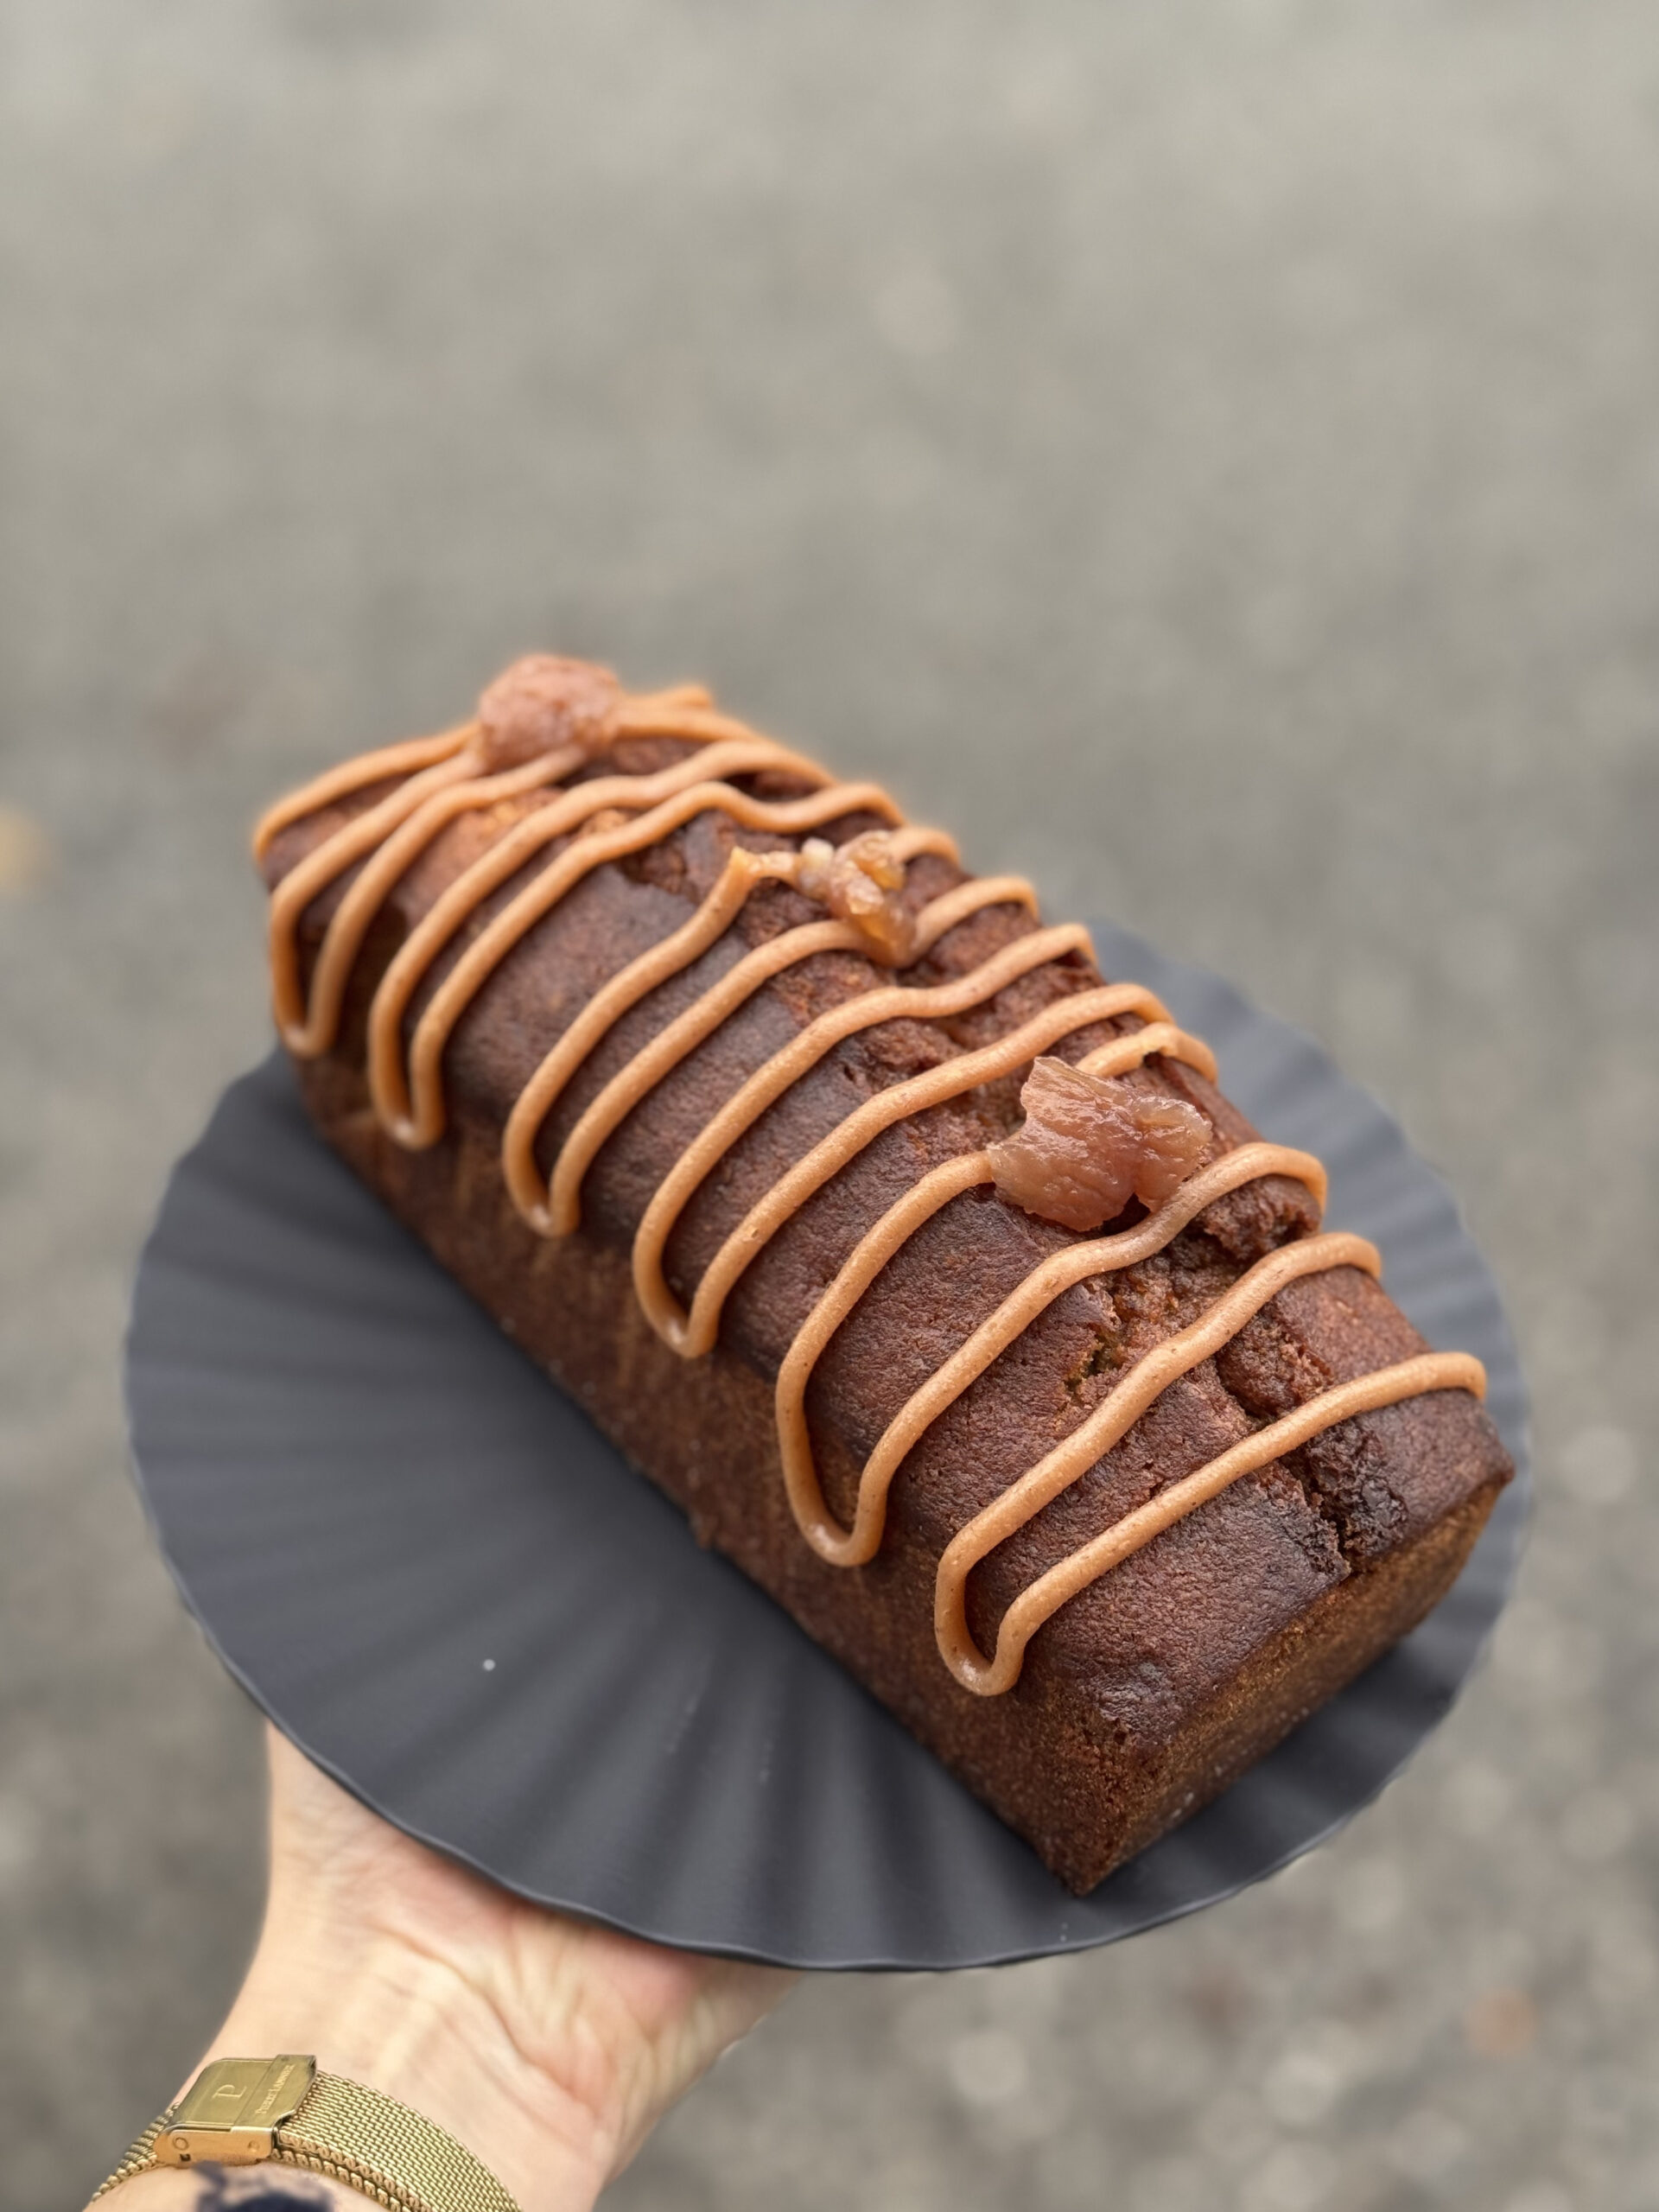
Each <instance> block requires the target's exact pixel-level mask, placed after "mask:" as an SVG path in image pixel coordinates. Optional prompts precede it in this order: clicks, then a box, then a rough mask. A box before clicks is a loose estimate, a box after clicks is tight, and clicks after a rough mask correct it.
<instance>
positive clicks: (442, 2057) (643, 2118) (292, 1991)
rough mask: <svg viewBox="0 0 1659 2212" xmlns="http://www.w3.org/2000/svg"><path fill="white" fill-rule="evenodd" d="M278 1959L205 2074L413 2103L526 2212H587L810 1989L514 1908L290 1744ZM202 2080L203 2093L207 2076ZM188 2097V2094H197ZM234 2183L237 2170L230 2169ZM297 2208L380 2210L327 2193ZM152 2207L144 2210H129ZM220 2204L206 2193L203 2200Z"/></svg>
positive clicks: (168, 2205)
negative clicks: (292, 2080)
mask: <svg viewBox="0 0 1659 2212" xmlns="http://www.w3.org/2000/svg"><path fill="white" fill-rule="evenodd" d="M270 1749H271V1864H270V1892H269V1898H268V1903H267V1906H266V1912H265V1923H264V1929H263V1931H262V1933H261V1936H260V1940H259V1947H258V1949H257V1952H256V1954H255V1955H254V1960H253V1963H252V1965H251V1967H250V1968H249V1971H248V1975H247V1979H246V1980H245V1983H244V1984H243V1986H242V1990H241V1992H240V1993H239V1994H238V1998H237V1999H236V2002H235V2004H234V2005H233V2006H232V2009H231V2012H230V2015H229V2017H228V2018H227V2019H226V2022H225V2024H224V2026H223V2027H222V2028H221V2029H220V2030H219V2033H218V2034H217V2035H216V2036H215V2037H214V2038H213V2042H212V2044H210V2045H209V2047H208V2049H207V2051H206V2052H205V2053H204V2055H203V2060H202V2062H201V2063H206V2062H207V2060H209V2059H213V2058H258V2057H274V2056H276V2055H277V2053H279V2052H285V2051H291V2052H307V2053H309V2054H310V2055H311V2056H314V2057H315V2060H316V2063H317V2065H318V2067H319V2069H320V2070H321V2072H323V2073H324V2074H328V2075H338V2076H340V2077H342V2078H343V2079H344V2080H346V2081H347V2082H357V2083H358V2084H359V2085H360V2086H361V2087H362V2088H366V2089H371V2090H378V2092H379V2093H380V2094H381V2095H383V2096H386V2097H391V2098H395V2099H397V2101H398V2102H399V2103H400V2104H403V2105H405V2106H407V2107H410V2109H411V2110H412V2111H413V2112H415V2113H418V2114H420V2115H421V2116H422V2117H423V2119H424V2120H428V2121H429V2122H432V2123H434V2124H435V2126H438V2127H440V2128H442V2130H444V2131H445V2133H448V2134H449V2135H451V2136H453V2137H454V2139H456V2141H457V2142H459V2143H460V2144H461V2145H463V2146H464V2147H465V2149H467V2151H469V2152H471V2153H472V2155H473V2157H474V2158H475V2159H477V2160H478V2161H479V2162H480V2164H482V2165H484V2166H486V2167H487V2168H488V2170H489V2171H490V2172H491V2173H492V2174H493V2175H494V2177H495V2178H496V2179H497V2181H498V2182H499V2183H500V2185H501V2186H502V2188H504V2189H505V2190H506V2191H507V2192H508V2193H509V2194H510V2195H511V2196H512V2197H513V2199H514V2200H515V2201H516V2202H517V2203H518V2206H519V2207H520V2208H521V2212H588V2208H589V2207H591V2206H592V2204H593V2202H594V2199H595V2198H596V2196H598V2194H599V2192H600V2190H601V2189H602V2188H603V2187H604V2186H605V2184H606V2183H607V2182H608V2181H609V2180H610V2179H612V2178H613V2176H614V2175H615V2174H617V2173H618V2172H620V2171H621V2169H622V2167H623V2166H624V2165H626V2163H627V2161H628V2158H630V2157H631V2156H632V2152H633V2151H634V2150H635V2148H636V2147H637V2146H638V2145H639V2141H640V2140H641V2139H642V2138H643V2137H644V2135H645V2133H646V2132H647V2131H648V2129H649V2128H650V2127H651V2126H652V2123H653V2122H654V2121H655V2120H657V2119H658V2118H659V2117H660V2116H661V2114H662V2113H663V2112H664V2110H665V2109H666V2108H667V2107H668V2106H669V2105H670V2104H671V2103H672V2102H673V2101H675V2099H676V2098H677V2097H678V2096H680V2095H681V2094H683V2092H684V2091H685V2090H686V2089H687V2088H690V2085H691V2083H692V2082H694V2081H695V2080H696V2077H697V2076H698V2075H699V2074H701V2073H702V2070H703V2069H704V2068H706V2067H707V2066H708V2065H709V2064H710V2063H712V2061H713V2060H714V2059H715V2057H716V2056H718V2055H719V2053H720V2052H721V2050H724V2049H725V2048H726V2046H727V2045H728V2044H730V2043H732V2042H734V2041H735V2040H736V2038H737V2037H739V2036H741V2035H742V2034H744V2033H746V2032H747V2030H748V2029H749V2028H750V2027H752V2026H753V2024H754V2022H755V2021H756V2020H757V2019H758V2018H760V2016H761V2015H762V2014H763V2013H764V2012H767V2011H769V2010H770V2009H771V2007H772V2005H775V2004H776V2003H777V2002H778V1999H779V1997H780V1996H781V1995H782V1994H783V1993H784V1991H785V1988H786V1987H787V1986H788V1983H789V1981H790V1980H791V1976H789V1975H787V1974H779V1973H777V1972H775V1971H773V1970H772V1969H770V1968H765V1967H753V1966H746V1965H741V1964H740V1963H738V1962H736V1961H721V1960H716V1959H706V1958H700V1957H697V1956H696V1955H693V1954H691V1953H688V1952H683V1951H671V1950H667V1949H664V1948H660V1947H659V1946H658V1945H656V1944H652V1943H646V1942H639V1941H638V1940H636V1939H635V1938H633V1937H632V1936H620V1935H617V1934H615V1933H613V1931H611V1930H609V1929H603V1928H599V1927H594V1926H592V1925H590V1924H588V1923H583V1922H580V1921H576V1920H573V1919H571V1918H570V1917H569V1916H567V1915H565V1914H563V1913H560V1912H556V1911H552V1910H544V1909H543V1908H542V1907H540V1906H537V1905H533V1904H527V1903H525V1902H524V1901H523V1900H522V1899H519V1898H517V1897H512V1896H511V1895H510V1894H509V1893H508V1892H506V1891H503V1890H500V1889H498V1888H496V1887H495V1886H494V1885H493V1884H491V1883H489V1882H486V1881H484V1880H482V1879H481V1878H479V1877H478V1876H476V1875H474V1874H471V1873H469V1872H467V1871H466V1870H465V1869H464V1868H462V1867H460V1866H456V1865H455V1864H454V1862H453V1861H451V1860H448V1859H442V1858H441V1857H439V1856H438V1855H437V1854H436V1853H434V1852H431V1851H429V1850H427V1849H425V1848H423V1847H422V1846H421V1845H419V1844H417V1843H415V1842H413V1841H411V1840H410V1838H409V1837H407V1836H404V1835H401V1834H398V1833H397V1831H396V1830H395V1829H393V1828H391V1827H388V1826H387V1824H386V1823H385V1821H380V1820H378V1819H377V1818H376V1817H375V1815H373V1814H372V1813H370V1812H368V1811H366V1810H365V1808H363V1807H362V1806H361V1805H359V1804H357V1803H356V1802H354V1801H353V1799H351V1798H350V1797H348V1796H346V1793H345V1792H344V1791H343V1790H341V1789H338V1788H337V1787H336V1785H335V1784H334V1783H332V1782H330V1781H328V1780H327V1777H325V1776H323V1775H322V1774H321V1773H320V1772H318V1770H316V1769H315V1767H313V1766H311V1765H310V1764H308V1762H307V1761H306V1760H305V1759H304V1758H302V1757H301V1755H300V1754H299V1753H298V1752H297V1751H295V1750H294V1749H293V1748H292V1747H291V1746H289V1745H286V1744H285V1743H283V1741H282V1739H281V1738H278V1737H276V1736H275V1735H274V1734H273V1736H272V1737H271V1738H270ZM191 2078H192V2080H194V2074H193V2075H192V2077H191ZM187 2087H188V2083H187V2084H181V2088H180V2091H179V2094H182V2093H183V2089H184V2088H187ZM213 2171H219V2170H218V2169H214V2170H213ZM250 2171H251V2173H257V2174H259V2175H262V2176H269V2177H270V2178H271V2181H272V2183H273V2191H272V2195H273V2196H274V2184H275V2182H276V2179H277V2176H278V2174H280V2175H281V2177H282V2186H283V2190H284V2191H286V2195H285V2196H283V2198H282V2199H281V2200H280V2201H281V2202H283V2203H286V2202H289V2201H290V2199H291V2200H292V2201H293V2202H295V2203H296V2204H299V2203H304V2202H309V2203H314V2204H317V2205H328V2206H330V2207H335V2206H337V2207H338V2208H339V2212H359V2204H360V2202H363V2201H365V2200H361V2199H359V2198H357V2197H355V2196H352V2195H351V2193H350V2192H349V2191H347V2190H343V2189H340V2187H339V2186H338V2185H335V2187H334V2193H333V2194H332V2195H330V2194H328V2193H327V2190H326V2189H325V2188H324V2185H323V2184H321V2183H319V2184H318V2185H317V2188H316V2190H315V2191H314V2192H313V2193H312V2194H311V2195H310V2196H309V2197H307V2196H303V2195H296V2192H295V2188H294V2184H296V2183H299V2182H300V2181H302V2180H303V2181H304V2182H305V2183H307V2184H309V2183H310V2177H309V2176H308V2175H304V2176H302V2175H300V2174H298V2173H296V2172H294V2171H292V2170H290V2169H289V2168H287V2167H282V2168H277V2167H272V2166H269V2165H267V2166H262V2167H258V2168H255V2169H251V2170H250ZM207 2183H208V2176H207V2174H206V2173H203V2174H200V2175H192V2174H188V2173H177V2174H173V2173H168V2174H159V2173H154V2172H151V2173H148V2174H144V2175H142V2176H141V2177H138V2178H137V2179H136V2180H132V2181H129V2182H124V2183H122V2184H121V2187H120V2190H119V2191H118V2197H117V2198H112V2199H111V2212H128V2204H129V2203H130V2206H131V2212H175V2208H183V2207H189V2208H190V2212H209V2208H214V2212H217V2208H218V2207H219V2205H220V2204H221V2202H222V2205H223V2207H224V2212H232V2208H233V2207H234V2206H235V2204H236V2203H237V2202H238V2199H239V2197H240V2196H241V2195H242V2193H243V2183H241V2182H240V2181H237V2182H236V2183H234V2185H233V2186H232V2188H231V2189H230V2190H229V2191H228V2192H222V2193H221V2196H217V2197H216V2196H213V2194H212V2193H211V2190H209V2189H208V2188H207ZM130 2190H143V2192H144V2195H143V2196H140V2197H128V2198H127V2201H126V2202H119V2201H118V2198H120V2197H126V2194H127V2192H128V2191H130ZM204 2192H206V2193H204Z"/></svg>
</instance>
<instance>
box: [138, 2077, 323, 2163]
mask: <svg viewBox="0 0 1659 2212" xmlns="http://www.w3.org/2000/svg"><path fill="white" fill-rule="evenodd" d="M316 2070H317V2062H316V2060H315V2058H308V2057H304V2056H301V2055H300V2054H299V2053H298V2052H296V2051H285V2052H284V2053H283V2055H282V2056H280V2057H277V2058H216V2059H214V2060H213V2063H211V2064H210V2065H207V2066H204V2067H203V2068H202V2069H201V2071H200V2074H198V2075H197V2076H196V2078H195V2080H194V2082H192V2083H191V2084H190V2087H189V2088H188V2089H187V2090H186V2091H185V2093H184V2094H183V2096H182V2097H181V2099H180V2100H179V2102H178V2104H177V2105H176V2106H175V2108H174V2109H173V2111H172V2112H171V2113H168V2118H167V2120H166V2121H165V2123H164V2124H163V2126H162V2129H161V2132H160V2133H159V2134H158V2135H157V2136H156V2149H155V2156H156V2159H157V2160H158V2162H159V2163H160V2164H162V2165H164V2166H194V2165H195V2164H199V2163H206V2164H212V2165H216V2166H257V2165H259V2164H262V2163H263V2162H264V2160H265V2159H267V2158H270V2156H271V2154H272V2152H274V2151H275V2149H276V2147H277V2129H278V2128H279V2127H280V2126H282V2125H283V2121H284V2120H292V2119H293V2117H294V2115H295V2113H296V2112H297V2111H298V2110H299V2107H300V2103H301V2101H302V2098H303V2097H304V2095H305V2094H306V2092H307V2090H308V2089H309V2088H310V2087H311V2083H312V2081H313V2080H314V2078H315V2075H316Z"/></svg>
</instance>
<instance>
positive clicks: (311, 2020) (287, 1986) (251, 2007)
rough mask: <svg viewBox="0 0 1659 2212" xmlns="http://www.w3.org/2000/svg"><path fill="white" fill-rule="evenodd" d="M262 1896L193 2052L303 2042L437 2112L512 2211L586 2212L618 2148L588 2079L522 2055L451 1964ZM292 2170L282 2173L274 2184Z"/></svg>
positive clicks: (324, 2061) (297, 2046) (218, 2053)
mask: <svg viewBox="0 0 1659 2212" xmlns="http://www.w3.org/2000/svg"><path fill="white" fill-rule="evenodd" d="M272 1902H273V1910H272V1911H271V1913H270V1916H268V1918H267V1922H266V1926H265V1929H264V1934H263V1935H262V1936H261V1940H260V1944H259V1948H258V1950H257V1952H256V1954H255V1956H254V1960H253V1963H252V1965H251V1967H250V1968H249V1971H248V1975H247V1979H246V1980H245V1982H244V1984H243V1986H242V1989H241V1991H240V1993H238V1997H237V1999H236V2001H235V2004H234V2005H232V2009H231V2012H230V2013H229V2015H228V2016H227V2018H226V2020H225V2023H224V2024H223V2026H222V2027H221V2028H220V2029H219V2032H218V2034H217V2035H216V2036H215V2037H213V2041H212V2043H211V2044H210V2045H209V2046H208V2048H207V2050H206V2051H205V2052H204V2053H203V2055H202V2060H201V2062H200V2063H203V2064H205V2063H207V2061H209V2060H211V2059H214V2058H221V2057H239V2056H264V2055H266V2054H268V2053H275V2052H277V2051H283V2050H298V2051H306V2052H308V2053H310V2054H312V2055H313V2056H315V2059H316V2063H317V2067H318V2069H319V2071H320V2072H321V2073H324V2074H332V2075H340V2076H342V2077H343V2078H344V2079H345V2080H346V2081H348V2082H358V2083H360V2084H361V2085H363V2086H364V2087H365V2088H371V2089H376V2090H378V2091H379V2092H380V2093H381V2094H383V2095H385V2096H388V2097H393V2098H396V2099H397V2101H398V2102H399V2103H400V2104H404V2105H406V2106H408V2107H410V2109H411V2110H413V2111H414V2112H416V2113H419V2114H420V2115H421V2116H422V2117H423V2118H424V2119H426V2120H430V2121H434V2122H435V2123H436V2125H437V2126H439V2127H441V2128H442V2129H444V2130H445V2132H446V2133H448V2134H450V2135H452V2136H454V2138H455V2139H456V2140H457V2141H458V2142H460V2143H461V2144H463V2145H465V2146H466V2148H467V2150H469V2151H470V2152H472V2153H473V2155H474V2158H478V2159H479V2160H480V2161H481V2162H482V2164H485V2165H486V2166H487V2167H488V2168H489V2170H490V2171H491V2172H492V2173H493V2174H494V2175H495V2177H496V2178H497V2179H498V2180H499V2182H500V2183H501V2184H502V2186H503V2187H504V2188H505V2190H507V2191H508V2192H509V2194H510V2195H511V2196H512V2197H513V2198H514V2199H515V2201H516V2202H518V2205H519V2206H520V2207H521V2208H522V2212H588V2207H590V2206H591V2205H592V2203H593V2202H594V2198H595V2197H596V2196H598V2194H599V2191H600V2190H601V2187H602V2186H603V2184H604V2183H605V2180H606V2178H607V2175H608V2173H609V2172H610V2171H611V2168H612V2166H613V2164H614V2161H615V2153H616V2130H615V2127H614V2125H613V2122H612V2120H611V2117H610V2115H609V2113H607V2111H606V2110H605V2109H604V2106H603V2101H602V2099H601V2098H599V2097H597V2096H595V2097H594V2099H593V2101H588V2099H587V2098H586V2097H585V2096H584V2094H582V2091H583V2088H584V2087H587V2086H588V2085H585V2084H582V2083H579V2082H572V2081H570V2080H569V2079H565V2078H561V2075H560V2074H559V2073H558V2072H557V2071H556V2070H553V2071H550V2070H549V2069H547V2068H546V2067H545V2066H542V2065H538V2064H537V2063H534V2062H532V2061H531V2059H529V2058H528V2057H527V2056H525V2054H524V2052H523V2051H522V2050H519V2049H518V2046H517V2044H515V2042H514V2039H513V2035H512V2030H511V2029H510V2027H509V2024H508V2023H507V2022H506V2020H505V2019H504V2018H503V2017H502V2014H501V2012H499V2009H498V2008H497V2006H496V2005H494V2004H493V2002H492V2001H491V1999H490V1997H489V1996H488V1995H487V1994H486V1993H484V1992H482V1991H480V1989H478V1988H476V1987H475V1986H473V1985H472V1984H471V1983H469V1982H468V1980H467V1978H466V1976H465V1975H464V1974H462V1973H461V1972H460V1971H458V1970H457V1967H456V1966H455V1964H454V1962H453V1961H450V1960H448V1959H446V1958H444V1957H442V1956H440V1955H435V1954H434V1953H432V1952H429V1951H426V1950H423V1949H422V1948H418V1947H417V1946H416V1945H415V1944H413V1943H411V1942H409V1941H408V1940H407V1939H406V1938H404V1936H400V1935H398V1934H396V1933H392V1932H389V1931H387V1930H385V1929H377V1928H374V1927H372V1926H365V1925H364V1924H363V1923H346V1924H342V1923H340V1922H338V1921H336V1920H334V1919H332V1918H330V1917H329V1916H327V1915H326V1914H315V1913H308V1912H306V1911H303V1910H298V1911H284V1910H278V1909H277V1907H278V1904H279V1898H278V1897H273V1901H272ZM297 1902H298V1901H297V1900H296V1903H297ZM311 1902H312V1903H313V1904H315V1902H316V1901H315V1900H312V1901H311ZM193 2078H194V2075H193ZM262 2171H263V2173H264V2175H266V2176H267V2177H270V2178H273V2179H274V2178H275V2177H276V2176H275V2170H274V2169H271V2168H265V2169H263V2170H262ZM181 2178H182V2177H181ZM297 2178H298V2177H293V2176H291V2175H288V2174H284V2176H283V2181H284V2185H285V2186H286V2185H288V2184H289V2183H290V2182H291V2181H294V2180H296V2179H297ZM334 2187H335V2190H336V2192H337V2196H338V2201H339V2202H340V2207H341V2208H342V2212H359V2207H360V2202H361V2201H362V2200H360V2199H359V2198H358V2197H357V2196H355V2195H354V2193H353V2191H352V2190H349V2189H347V2188H346V2187H344V2186H343V2185H341V2184H334ZM185 2201H188V2202H192V2203H193V2204H194V2199H189V2200H185ZM113 2212H125V2208H124V2207H116V2208H113ZM133 2212H144V2209H143V2207H142V2206H135V2207H134V2208H133ZM156 2212H162V2209H161V2208H160V2207H159V2206H158V2207H157V2208H156Z"/></svg>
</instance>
